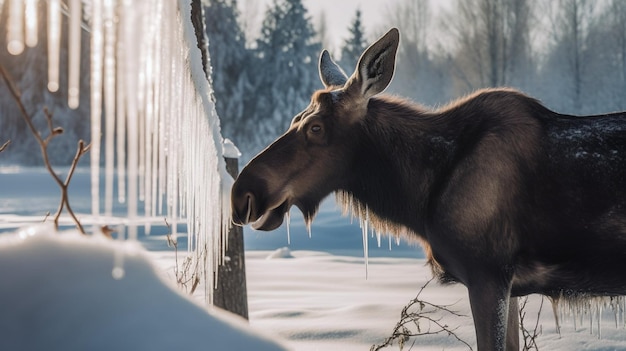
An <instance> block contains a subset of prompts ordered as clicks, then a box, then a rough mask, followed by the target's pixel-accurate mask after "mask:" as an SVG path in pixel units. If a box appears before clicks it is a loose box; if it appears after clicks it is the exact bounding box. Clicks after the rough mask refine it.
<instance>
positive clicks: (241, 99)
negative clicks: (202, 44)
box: [204, 0, 252, 148]
mask: <svg viewBox="0 0 626 351" xmlns="http://www.w3.org/2000/svg"><path fill="white" fill-rule="evenodd" d="M204 13H205V24H206V31H207V36H208V38H209V54H210V60H211V66H212V72H211V79H212V83H213V92H214V95H215V100H216V101H215V109H216V110H217V113H218V115H219V116H220V120H221V128H222V135H223V136H224V137H226V138H230V139H232V140H233V141H234V142H235V143H236V144H237V145H238V146H239V147H244V148H245V147H246V144H247V140H248V139H249V137H250V136H249V135H248V134H249V133H250V132H249V131H250V129H251V122H250V121H249V120H248V119H247V118H246V117H247V116H248V115H249V111H246V106H248V105H249V102H248V101H246V100H247V99H248V96H250V93H251V91H250V90H251V86H250V82H249V78H248V77H249V76H250V72H248V70H250V69H251V68H252V67H250V65H249V64H248V63H249V61H250V58H251V57H250V53H249V51H248V50H247V49H246V38H245V35H244V32H243V29H242V28H241V25H240V22H239V16H240V14H239V10H238V8H237V0H208V1H206V2H205V11H204Z"/></svg>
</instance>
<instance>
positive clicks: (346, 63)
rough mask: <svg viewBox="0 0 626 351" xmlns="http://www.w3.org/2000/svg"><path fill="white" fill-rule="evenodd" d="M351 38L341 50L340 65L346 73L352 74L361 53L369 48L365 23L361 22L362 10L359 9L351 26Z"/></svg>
mask: <svg viewBox="0 0 626 351" xmlns="http://www.w3.org/2000/svg"><path fill="white" fill-rule="evenodd" d="M348 30H349V31H350V37H349V38H348V39H347V40H346V41H345V42H344V45H343V48H342V49H341V60H340V61H339V65H340V66H341V68H343V70H344V71H346V72H352V71H353V70H354V67H355V66H356V63H357V61H358V59H359V57H360V56H361V53H362V52H363V51H364V50H365V49H366V48H367V40H366V39H365V30H364V29H363V22H361V10H360V9H357V10H356V14H355V16H354V20H352V24H350V28H349V29H348Z"/></svg>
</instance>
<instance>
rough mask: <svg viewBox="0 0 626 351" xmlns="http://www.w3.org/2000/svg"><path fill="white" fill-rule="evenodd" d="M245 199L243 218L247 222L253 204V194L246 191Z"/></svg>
mask: <svg viewBox="0 0 626 351" xmlns="http://www.w3.org/2000/svg"><path fill="white" fill-rule="evenodd" d="M246 199H247V201H246V217H245V218H244V219H245V223H249V222H250V217H252V206H254V195H253V194H252V193H247V194H246Z"/></svg>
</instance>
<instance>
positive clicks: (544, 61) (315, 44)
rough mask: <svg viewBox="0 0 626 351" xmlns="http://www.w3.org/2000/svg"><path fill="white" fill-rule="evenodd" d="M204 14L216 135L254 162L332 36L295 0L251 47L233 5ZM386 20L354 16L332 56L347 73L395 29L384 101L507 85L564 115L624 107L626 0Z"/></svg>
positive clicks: (267, 19) (435, 11)
mask: <svg viewBox="0 0 626 351" xmlns="http://www.w3.org/2000/svg"><path fill="white" fill-rule="evenodd" d="M205 4H206V6H207V7H206V19H207V28H208V29H207V30H208V37H209V51H210V53H211V61H212V66H213V75H212V76H213V88H214V90H215V97H216V101H217V111H218V114H219V116H220V118H221V123H222V131H223V135H224V136H225V137H228V138H231V139H233V140H234V141H235V143H236V144H237V145H239V146H240V148H241V149H242V150H243V152H244V155H245V156H247V157H250V156H252V155H253V154H254V153H256V152H258V151H260V150H261V148H262V147H264V146H265V145H267V144H268V143H269V142H271V141H272V140H273V139H274V138H276V137H277V136H279V135H280V134H281V133H283V132H284V131H285V130H286V128H287V127H288V126H289V121H290V119H291V118H292V117H293V116H294V114H295V113H297V112H299V111H300V110H302V109H303V108H304V107H306V105H307V104H308V101H309V98H310V95H311V93H312V92H313V91H314V90H315V89H319V88H320V87H321V85H320V83H319V82H318V81H319V79H318V73H317V68H316V65H317V60H318V55H319V52H320V50H321V49H322V43H324V42H326V41H327V40H328V39H327V38H328V36H330V35H333V34H332V33H328V29H327V26H326V24H325V23H324V17H325V16H324V14H323V13H322V14H321V16H320V20H319V21H318V22H317V23H316V25H314V24H313V20H312V17H311V16H310V14H308V13H307V10H306V8H304V7H303V3H302V1H301V0H275V1H274V2H273V3H272V4H271V5H269V6H268V8H267V9H266V11H265V13H264V15H263V21H262V25H261V30H260V31H258V34H257V36H256V37H255V38H247V37H246V31H245V29H246V26H247V23H244V22H245V21H246V19H242V14H241V13H240V12H239V10H238V8H237V0H207V1H206V2H205ZM248 15H249V14H248ZM381 16H382V17H383V18H384V20H383V21H382V22H383V24H382V25H379V26H378V27H373V28H370V27H368V25H367V23H363V21H362V14H361V11H360V10H358V9H357V10H356V12H355V13H354V15H353V16H352V21H351V23H350V27H349V31H348V33H349V34H348V37H347V38H345V39H344V41H343V45H342V47H341V48H340V50H335V51H337V52H331V54H333V55H334V59H335V60H337V61H338V62H339V63H340V65H341V66H342V68H343V69H344V70H345V71H346V72H348V73H351V72H352V71H353V69H354V66H355V64H356V60H357V59H358V56H359V55H360V53H361V52H362V50H363V49H364V48H365V46H366V45H367V43H370V42H371V41H373V40H375V39H376V38H377V37H378V36H379V35H381V34H382V33H384V32H385V31H386V30H387V29H388V28H390V27H398V28H399V29H400V31H401V34H402V38H401V40H402V43H401V47H400V51H399V54H398V62H397V72H396V75H395V78H394V82H393V83H392V85H391V87H390V89H389V91H390V92H391V93H395V94H398V95H402V96H406V97H408V98H410V99H412V100H414V101H416V102H419V103H421V104H424V105H428V106H433V107H437V106H441V105H443V104H445V103H446V102H448V101H450V100H452V99H454V98H457V97H460V96H463V95H465V94H468V93H470V92H472V91H474V90H476V89H480V88H486V87H497V86H508V87H514V88H517V89H520V90H522V91H523V92H526V93H527V94H530V95H532V96H534V97H536V98H538V99H540V100H541V101H542V102H543V103H544V104H546V105H547V106H548V107H549V108H551V109H554V110H557V111H559V112H563V113H572V114H594V113H606V112H610V111H615V110H623V109H626V2H624V1H623V0H598V1H596V0H558V1H549V0H457V1H454V2H452V3H451V6H449V7H445V8H433V5H432V2H430V1H428V0H404V1H400V2H398V3H396V4H395V5H394V6H393V7H390V8H388V9H387V13H385V14H381ZM248 35H250V34H248Z"/></svg>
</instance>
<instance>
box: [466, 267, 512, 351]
mask: <svg viewBox="0 0 626 351" xmlns="http://www.w3.org/2000/svg"><path fill="white" fill-rule="evenodd" d="M468 290H469V298H470V305H471V308H472V316H473V317H474V327H475V329H476V342H477V344H478V350H479V351H505V345H507V344H508V343H507V323H508V314H509V300H510V296H511V294H510V291H511V289H510V283H506V282H505V281H503V280H501V279H494V277H493V276H485V277H483V278H482V279H476V280H475V283H474V284H470V285H468Z"/></svg>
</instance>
